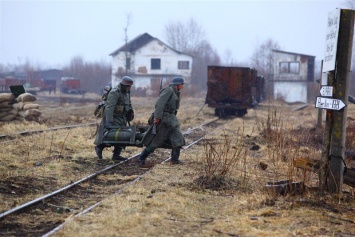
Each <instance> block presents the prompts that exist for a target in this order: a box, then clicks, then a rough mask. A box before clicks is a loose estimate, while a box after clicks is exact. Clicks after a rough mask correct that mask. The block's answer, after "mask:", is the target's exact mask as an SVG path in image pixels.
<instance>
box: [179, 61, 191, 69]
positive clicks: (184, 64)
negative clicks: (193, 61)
mask: <svg viewBox="0 0 355 237" xmlns="http://www.w3.org/2000/svg"><path fill="white" fill-rule="evenodd" d="M178 69H190V65H189V61H178Z"/></svg>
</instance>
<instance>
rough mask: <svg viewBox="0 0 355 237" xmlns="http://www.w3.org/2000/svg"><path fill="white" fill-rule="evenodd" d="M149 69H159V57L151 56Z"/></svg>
mask: <svg viewBox="0 0 355 237" xmlns="http://www.w3.org/2000/svg"><path fill="white" fill-rule="evenodd" d="M150 69H160V58H152V59H151V60H150Z"/></svg>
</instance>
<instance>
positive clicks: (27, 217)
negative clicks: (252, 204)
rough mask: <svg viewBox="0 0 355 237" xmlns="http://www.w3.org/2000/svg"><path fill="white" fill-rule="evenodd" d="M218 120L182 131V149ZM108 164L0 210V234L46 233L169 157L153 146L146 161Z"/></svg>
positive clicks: (213, 125) (35, 234)
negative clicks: (144, 163) (28, 199)
mask: <svg viewBox="0 0 355 237" xmlns="http://www.w3.org/2000/svg"><path fill="white" fill-rule="evenodd" d="M219 121H220V120H218V119H217V120H213V121H210V122H207V123H204V124H201V125H200V126H197V127H195V128H192V129H188V130H187V131H186V132H184V136H185V137H186V140H187V142H188V145H186V146H185V147H184V148H183V150H186V149H188V148H189V147H190V146H192V145H193V144H196V143H197V142H199V141H200V140H201V139H203V137H204V136H205V135H206V133H207V132H208V131H207V130H213V129H214V128H215V127H216V126H219V123H218V122H219ZM138 155H139V154H135V155H133V156H131V157H130V158H129V159H128V160H127V161H124V162H120V163H117V164H114V165H109V166H107V167H105V168H103V169H102V170H100V171H97V172H95V173H93V174H90V175H88V176H86V177H84V178H82V179H80V180H77V181H75V182H72V183H71V184H69V185H67V186H65V187H63V188H61V189H58V190H55V191H53V192H51V193H48V194H46V195H43V196H41V197H39V198H36V199H34V200H32V201H29V202H27V203H24V204H22V205H20V206H16V207H14V208H12V209H10V210H7V211H5V212H3V213H0V235H1V236H41V235H45V236H48V235H50V234H51V233H53V232H55V231H56V230H57V229H58V228H60V226H62V225H63V223H65V221H66V220H68V219H70V218H71V217H74V216H77V215H82V214H84V213H86V212H87V211H89V210H91V209H92V208H94V207H95V206H97V205H99V204H100V202H101V201H102V200H104V199H105V198H107V197H108V196H110V195H113V194H115V193H118V192H121V191H122V190H123V189H124V188H125V187H127V186H128V185H130V184H132V183H134V182H136V181H137V180H139V179H140V177H142V176H144V175H145V174H146V173H148V172H150V170H151V169H152V168H153V167H154V165H156V164H160V163H164V162H166V161H167V160H169V159H170V156H169V155H170V150H169V155H167V153H166V150H164V149H157V150H156V151H155V152H154V153H153V154H151V156H150V157H149V161H148V162H147V165H146V166H144V167H138V166H137V164H136V162H135V158H136V157H137V156H138Z"/></svg>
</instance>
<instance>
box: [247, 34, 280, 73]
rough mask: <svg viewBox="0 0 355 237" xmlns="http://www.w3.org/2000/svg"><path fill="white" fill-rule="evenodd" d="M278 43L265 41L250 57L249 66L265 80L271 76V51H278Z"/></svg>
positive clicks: (270, 40)
mask: <svg viewBox="0 0 355 237" xmlns="http://www.w3.org/2000/svg"><path fill="white" fill-rule="evenodd" d="M280 49H281V47H280V45H279V43H278V42H276V41H274V40H272V39H267V40H265V41H264V42H263V43H262V44H260V45H257V46H256V47H255V50H254V52H253V54H252V56H251V66H252V67H253V68H255V69H256V70H257V71H258V75H261V76H264V78H265V79H269V77H270V76H271V75H272V74H273V63H274V62H273V61H274V60H273V52H272V50H280Z"/></svg>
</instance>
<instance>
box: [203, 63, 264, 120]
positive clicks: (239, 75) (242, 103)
mask: <svg viewBox="0 0 355 237" xmlns="http://www.w3.org/2000/svg"><path fill="white" fill-rule="evenodd" d="M207 76H208V78H207V95H206V103H207V104H208V107H211V108H215V115H216V116H218V117H219V118H225V117H227V116H238V117H243V116H244V115H245V114H247V110H248V109H249V108H253V107H254V106H256V105H257V104H258V103H259V102H261V101H262V100H264V98H265V96H264V84H265V83H264V82H265V81H264V78H263V77H259V76H257V71H256V70H254V69H251V68H248V67H224V66H208V72H207Z"/></svg>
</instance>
